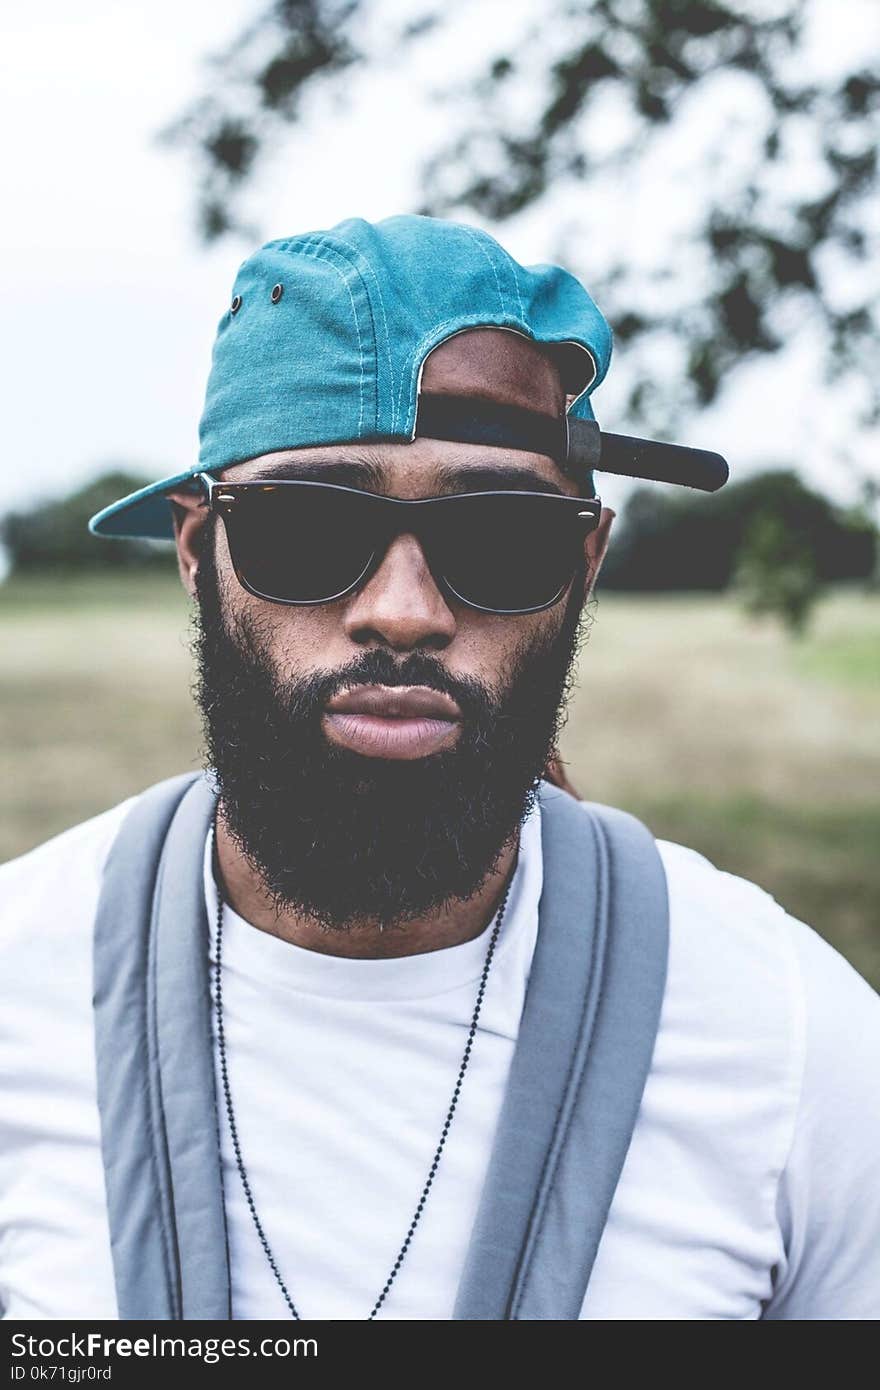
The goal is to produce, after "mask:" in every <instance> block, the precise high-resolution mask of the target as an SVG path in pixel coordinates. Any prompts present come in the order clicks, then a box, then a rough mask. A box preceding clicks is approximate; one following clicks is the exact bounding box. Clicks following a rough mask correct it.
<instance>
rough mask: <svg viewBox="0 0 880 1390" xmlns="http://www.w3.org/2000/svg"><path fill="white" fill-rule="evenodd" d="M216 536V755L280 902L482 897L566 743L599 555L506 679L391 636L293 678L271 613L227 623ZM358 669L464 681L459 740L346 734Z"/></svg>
mask: <svg viewBox="0 0 880 1390" xmlns="http://www.w3.org/2000/svg"><path fill="white" fill-rule="evenodd" d="M214 550H215V547H214V525H213V523H212V522H209V524H208V526H207V527H206V536H205V541H204V545H203V548H202V555H201V558H200V564H199V569H198V575H197V580H196V586H197V599H198V603H197V605H196V608H195V612H194V623H195V636H194V640H193V653H194V657H195V662H196V668H197V679H196V691H195V693H196V696H197V700H198V704H199V707H200V710H201V714H202V724H203V731H204V738H205V755H206V760H207V764H208V767H209V770H210V772H211V773H212V775H213V778H214V781H215V783H216V788H217V791H218V794H219V797H220V801H221V804H222V814H223V820H224V824H225V826H226V828H227V830H228V832H229V834H230V835H231V837H232V839H233V841H234V842H235V844H236V846H237V847H238V849H239V850H240V852H241V853H242V854H243V855H244V856H245V858H246V859H247V860H248V862H249V863H250V865H251V866H252V867H253V869H254V870H255V871H256V872H257V874H258V875H259V877H260V879H261V882H262V886H263V888H264V890H265V892H266V894H267V896H268V897H269V899H270V900H271V901H272V902H273V905H274V907H275V910H276V911H277V912H278V913H281V912H284V911H293V912H295V913H297V914H304V915H307V916H309V917H311V918H312V919H313V920H314V921H315V922H316V923H317V924H319V925H320V926H322V927H324V928H325V929H335V930H345V929H350V928H352V927H355V926H363V925H367V924H371V925H374V926H378V927H380V928H388V927H396V926H400V925H402V924H404V923H406V922H408V921H412V920H414V919H416V918H421V917H423V916H425V915H426V914H429V913H434V912H438V911H441V910H444V909H447V908H449V907H450V906H451V905H453V904H454V903H455V902H458V901H463V900H466V899H468V898H470V897H472V896H473V895H474V894H475V893H476V892H477V891H478V889H479V888H480V887H481V886H482V884H483V882H484V881H485V879H486V878H487V876H488V875H489V874H490V873H492V872H494V871H495V870H496V868H497V867H498V864H499V861H500V859H501V856H502V854H503V852H504V850H505V848H506V846H507V845H509V844H510V843H512V842H513V840H514V838H515V837H516V835H517V833H518V830H519V827H520V825H521V823H522V821H523V819H524V818H525V816H526V815H528V813H529V811H530V810H531V809H532V807H533V804H534V799H535V796H536V795H537V791H538V786H539V783H540V780H541V776H542V773H543V771H544V768H545V766H546V763H547V759H548V757H549V756H550V754H551V752H552V751H553V749H554V748H555V746H556V742H557V739H558V736H559V731H560V728H561V726H562V723H563V722H564V717H563V716H564V708H565V703H566V700H567V697H568V694H569V691H570V688H571V684H572V679H573V677H572V669H573V663H574V657H575V654H576V652H577V649H578V645H579V637H580V635H581V630H582V629H581V618H582V594H583V584H584V578H585V568H584V569H582V570H581V571H580V573H579V574H578V575H577V576H576V577H575V580H574V582H573V584H572V586H571V589H570V590H569V596H568V598H567V599H566V600H565V609H564V614H563V619H562V622H561V624H560V625H558V627H557V628H556V630H555V631H553V632H551V633H550V634H549V635H544V634H542V635H541V638H540V639H534V638H533V639H532V640H531V641H530V642H524V643H521V644H520V646H519V647H518V648H517V649H516V651H515V653H514V657H513V662H512V670H511V672H510V673H509V674H508V678H507V682H506V687H505V688H504V689H502V690H495V689H492V688H490V687H487V686H484V685H483V684H482V683H481V682H479V681H477V680H475V679H472V678H467V679H465V678H456V679H453V678H452V677H451V676H450V675H449V673H448V671H447V670H446V669H445V667H444V665H443V663H442V662H441V661H438V660H435V659H433V658H432V657H431V656H430V655H428V654H426V653H423V652H418V651H416V652H411V653H410V654H409V655H408V656H407V657H405V658H404V659H402V660H398V659H396V658H395V657H393V656H392V654H391V653H390V652H389V651H387V650H385V649H378V648H376V649H372V650H366V651H364V652H363V653H362V654H361V655H360V656H359V657H358V658H357V659H356V660H354V661H353V662H351V663H350V664H348V665H347V666H346V667H345V668H344V669H343V670H337V671H332V672H331V671H327V672H321V671H318V672H314V673H312V674H310V675H308V676H304V677H302V678H300V679H296V680H289V681H280V680H279V678H278V676H277V673H276V671H275V670H274V668H273V665H272V663H271V660H270V658H269V656H268V651H269V637H268V632H267V631H266V630H265V629H263V627H262V624H261V623H260V622H259V620H258V619H256V618H254V617H253V615H252V614H250V613H241V614H236V615H231V617H230V621H231V627H232V630H231V631H230V630H229V629H228V627H227V611H229V610H228V609H227V610H226V611H224V605H223V602H222V594H221V586H220V584H219V581H218V575H217V570H216V565H215V560H214ZM561 602H562V601H561ZM510 621H512V622H515V621H516V619H511V620H510ZM359 683H367V684H381V685H391V686H393V685H426V686H429V687H431V688H433V689H434V690H439V691H441V692H445V693H446V694H449V695H451V696H452V698H453V699H454V700H455V701H457V703H458V705H459V708H460V709H461V712H462V722H461V726H460V731H459V735H458V738H457V740H456V742H455V744H454V745H453V746H452V747H451V748H447V749H443V750H441V751H439V752H436V753H433V754H430V755H428V756H425V757H422V758H415V759H409V760H407V759H394V758H381V757H368V756H366V755H363V754H360V753H356V752H354V751H352V750H351V749H348V748H343V747H341V746H340V745H338V744H335V743H333V742H331V741H330V740H329V739H328V738H327V737H326V735H325V734H324V731H323V729H322V725H321V721H322V717H323V715H324V713H325V708H326V703H327V701H328V699H330V698H331V697H332V696H333V695H334V694H336V693H337V691H339V690H341V689H342V688H343V687H345V686H348V685H352V684H359Z"/></svg>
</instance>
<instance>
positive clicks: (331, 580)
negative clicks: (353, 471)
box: [225, 484, 373, 603]
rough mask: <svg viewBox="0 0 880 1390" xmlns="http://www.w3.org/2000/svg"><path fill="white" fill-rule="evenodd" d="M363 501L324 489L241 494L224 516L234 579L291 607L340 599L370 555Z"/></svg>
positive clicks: (255, 490) (254, 490) (274, 489)
mask: <svg viewBox="0 0 880 1390" xmlns="http://www.w3.org/2000/svg"><path fill="white" fill-rule="evenodd" d="M364 501H365V499H364V498H362V497H358V496H356V495H354V494H352V493H348V492H345V491H342V490H341V489H340V490H337V489H335V488H332V487H325V486H323V485H321V484H315V485H313V486H308V485H305V484H304V485H302V486H300V487H290V486H286V487H285V486H279V487H273V486H271V485H269V484H267V486H266V487H265V488H250V487H248V488H243V489H242V490H241V492H239V494H238V495H237V497H236V499H235V502H234V503H233V505H232V506H231V508H230V510H229V512H228V514H227V515H226V518H225V519H226V532H227V536H228V538H229V549H230V553H231V555H232V561H233V564H234V566H235V568H236V571H237V573H238V575H239V578H240V579H242V580H244V581H246V583H247V585H248V587H249V588H251V589H253V590H256V592H257V593H259V594H263V595H265V597H266V598H272V599H278V600H281V601H282V602H288V603H317V602H319V601H320V600H322V599H329V598H333V597H335V596H336V595H337V594H341V593H344V592H345V591H346V590H347V589H349V588H350V587H351V586H352V585H353V584H355V583H357V581H358V579H359V578H360V576H361V575H362V574H363V572H364V570H365V569H366V567H367V566H368V564H369V563H370V559H371V557H372V554H373V543H372V540H371V536H370V528H369V526H368V524H367V523H368V519H369V513H368V510H367V508H366V507H365V506H364Z"/></svg>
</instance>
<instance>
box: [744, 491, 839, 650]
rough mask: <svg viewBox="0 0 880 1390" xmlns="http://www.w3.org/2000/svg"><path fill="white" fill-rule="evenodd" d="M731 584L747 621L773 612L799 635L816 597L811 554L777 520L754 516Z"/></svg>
mask: <svg viewBox="0 0 880 1390" xmlns="http://www.w3.org/2000/svg"><path fill="white" fill-rule="evenodd" d="M733 585H734V588H735V589H736V590H737V591H738V592H739V594H740V597H741V598H742V601H743V604H744V607H745V610H746V612H747V613H750V614H751V615H752V617H756V618H758V617H762V616H764V615H765V614H772V615H774V616H776V617H779V618H781V620H782V621H783V623H784V624H785V626H786V627H787V628H788V630H789V632H791V633H792V634H793V635H794V636H795V637H801V636H803V633H804V630H805V628H806V625H807V619H808V617H809V614H810V609H811V608H812V606H813V604H814V603H815V601H816V599H817V598H818V597H819V576H818V573H817V567H816V555H815V552H814V551H813V549H812V548H811V546H810V543H809V541H808V540H807V538H806V536H804V535H802V534H799V533H798V532H796V531H792V530H790V528H789V527H787V526H786V524H785V522H784V521H783V520H782V518H781V517H780V516H777V515H773V514H772V513H768V514H765V515H759V516H755V517H753V518H752V520H751V521H750V523H749V525H748V528H747V530H746V533H745V535H744V537H743V539H742V543H741V545H740V548H739V552H738V555H737V563H736V569H735V571H734V576H733Z"/></svg>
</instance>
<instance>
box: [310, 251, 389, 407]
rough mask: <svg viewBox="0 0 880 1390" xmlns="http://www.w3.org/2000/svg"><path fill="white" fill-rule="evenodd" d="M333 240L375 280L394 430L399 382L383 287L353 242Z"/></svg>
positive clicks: (359, 272) (360, 273)
mask: <svg viewBox="0 0 880 1390" xmlns="http://www.w3.org/2000/svg"><path fill="white" fill-rule="evenodd" d="M333 240H334V241H336V242H338V243H339V245H340V246H345V247H346V248H347V249H348V250H349V251H350V252H351V254H352V255H353V256H356V257H357V258H358V261H359V262H360V263H362V264H363V265H364V266H365V267H366V269H367V270H368V271H369V273H370V275H371V277H372V279H373V283H374V284H375V286H376V294H377V296H378V299H379V307H380V309H381V310H382V321H383V323H384V325H385V356H386V357H387V359H388V375H389V377H390V378H391V428H392V430H393V429H394V428H395V427H396V425H397V381H396V379H395V376H394V359H393V358H392V355H391V335H390V333H389V331H388V315H387V313H386V312H385V300H384V298H383V295H382V286H381V285H380V284H379V277H378V276H377V274H376V272H375V270H374V269H373V267H372V266H371V265H370V262H369V261H368V260H367V258H366V256H365V255H364V254H363V252H362V251H361V250H360V249H359V248H358V247H357V246H352V244H351V242H349V241H346V240H345V239H344V237H341V236H336V235H335V234H334V235H333ZM323 244H324V245H328V244H329V245H330V246H331V248H332V245H333V243H332V242H330V243H326V242H325V243H323ZM354 269H357V267H354ZM358 274H359V275H360V276H361V279H363V273H362V272H361V271H360V270H358ZM364 289H365V290H366V285H365V286H364Z"/></svg>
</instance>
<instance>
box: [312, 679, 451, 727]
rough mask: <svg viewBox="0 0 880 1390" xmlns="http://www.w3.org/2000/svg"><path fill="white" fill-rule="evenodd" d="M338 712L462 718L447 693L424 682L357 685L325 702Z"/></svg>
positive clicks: (391, 717)
mask: <svg viewBox="0 0 880 1390" xmlns="http://www.w3.org/2000/svg"><path fill="white" fill-rule="evenodd" d="M327 708H328V709H329V710H331V711H332V712H333V713H339V714H373V715H378V717H379V718H381V719H443V720H450V719H461V710H460V709H459V707H458V705H457V704H456V703H455V701H454V700H453V699H452V697H451V696H449V695H443V694H441V693H440V691H439V690H430V689H429V688H428V686H426V685H399V686H389V685H356V686H354V687H353V688H352V689H350V690H344V691H342V692H341V693H340V694H339V695H335V696H334V697H333V699H332V700H330V701H329V702H328V705H327Z"/></svg>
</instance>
